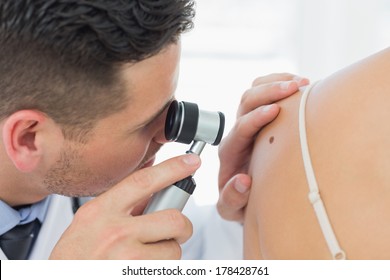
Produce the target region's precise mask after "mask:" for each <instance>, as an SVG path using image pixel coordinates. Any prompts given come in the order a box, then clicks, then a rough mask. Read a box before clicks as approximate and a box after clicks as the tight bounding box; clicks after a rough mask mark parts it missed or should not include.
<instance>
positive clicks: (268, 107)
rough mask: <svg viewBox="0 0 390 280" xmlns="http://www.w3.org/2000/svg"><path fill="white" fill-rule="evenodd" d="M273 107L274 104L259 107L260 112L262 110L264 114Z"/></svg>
mask: <svg viewBox="0 0 390 280" xmlns="http://www.w3.org/2000/svg"><path fill="white" fill-rule="evenodd" d="M273 105H274V104H270V105H266V106H263V107H261V110H262V111H263V112H264V113H266V112H268V111H269V110H271V109H272V107H273Z"/></svg>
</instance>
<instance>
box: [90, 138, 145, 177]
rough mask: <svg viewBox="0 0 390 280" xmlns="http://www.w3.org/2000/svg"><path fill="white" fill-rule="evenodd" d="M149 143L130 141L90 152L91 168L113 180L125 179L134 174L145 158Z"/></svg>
mask: <svg viewBox="0 0 390 280" xmlns="http://www.w3.org/2000/svg"><path fill="white" fill-rule="evenodd" d="M148 147H149V142H148V141H146V140H130V141H125V142H124V143H121V144H120V145H118V143H116V144H111V145H105V147H101V148H95V149H91V150H89V153H88V154H89V155H88V157H89V158H90V159H91V161H90V165H91V166H90V168H92V169H93V170H96V172H99V173H102V174H107V175H108V174H109V176H110V177H112V178H118V179H121V178H124V177H126V176H127V175H129V174H130V173H131V172H133V171H134V170H135V169H136V168H137V167H138V166H139V164H140V163H141V162H142V160H143V159H144V157H145V154H146V152H147V150H148Z"/></svg>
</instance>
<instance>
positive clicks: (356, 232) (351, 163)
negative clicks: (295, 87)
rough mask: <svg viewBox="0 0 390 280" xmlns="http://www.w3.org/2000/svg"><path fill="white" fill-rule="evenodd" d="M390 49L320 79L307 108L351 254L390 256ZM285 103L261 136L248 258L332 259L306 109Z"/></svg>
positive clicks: (318, 160) (253, 168) (322, 183)
mask: <svg viewBox="0 0 390 280" xmlns="http://www.w3.org/2000/svg"><path fill="white" fill-rule="evenodd" d="M389 71H390V49H386V50H384V51H382V52H380V53H378V54H375V55H373V56H371V57H369V58H367V59H365V60H362V61H361V62H359V63H356V64H354V65H352V66H350V67H348V68H346V69H343V70H342V71H339V72H337V73H335V74H334V75H332V76H330V77H328V78H326V79H324V80H322V81H321V82H320V83H318V84H317V85H316V86H315V87H314V88H313V89H312V92H311V94H310V95H309V98H308V102H307V106H306V125H307V137H308V145H309V150H310V153H311V159H312V163H313V168H314V172H315V175H316V177H317V182H318V185H319V189H320V194H321V197H322V199H323V202H324V204H325V207H326V209H327V212H328V216H329V219H330V222H331V224H332V226H333V228H334V232H335V234H336V237H337V239H338V241H339V243H340V246H341V248H342V249H343V250H344V251H345V252H346V256H347V258H348V259H389V258H390V242H389V241H388V236H390V224H389V223H388V221H389V219H390V203H389V201H390V188H389V185H390V172H389V171H388V170H389V169H390V154H389V152H388V145H389V144H388V143H390V127H389V126H388V125H387V120H388V119H389V117H390V111H389V110H388V108H387V104H389V102H390V94H389V93H390V83H389V81H388V73H389ZM300 97H301V92H299V93H298V94H295V95H292V96H291V97H289V98H288V99H285V100H283V101H281V102H280V103H278V104H279V105H280V107H281V108H282V109H281V111H280V113H279V115H278V117H277V118H276V120H275V121H274V122H272V123H271V124H270V125H268V126H267V127H266V128H264V129H263V130H262V131H261V132H260V133H259V135H258V137H257V140H256V143H255V148H254V153H253V156H252V161H251V163H250V172H249V174H251V175H252V176H253V184H252V191H251V196H250V198H249V203H248V206H247V209H246V219H245V257H246V258H248V259H263V258H264V259H330V258H331V257H332V256H331V254H330V251H329V249H328V247H327V245H326V243H325V239H324V237H323V235H322V232H321V230H320V227H319V224H318V221H317V218H316V216H315V214H314V210H313V208H312V206H311V204H310V202H309V199H308V192H309V189H308V184H307V181H306V176H305V172H304V169H303V161H302V155H301V148H300V141H299V134H298V107H299V101H300Z"/></svg>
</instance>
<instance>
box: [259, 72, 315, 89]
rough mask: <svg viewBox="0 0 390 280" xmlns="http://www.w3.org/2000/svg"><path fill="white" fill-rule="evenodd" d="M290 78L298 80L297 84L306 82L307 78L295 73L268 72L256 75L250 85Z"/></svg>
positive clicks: (288, 79) (289, 79)
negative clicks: (264, 74)
mask: <svg viewBox="0 0 390 280" xmlns="http://www.w3.org/2000/svg"><path fill="white" fill-rule="evenodd" d="M291 80H295V81H296V82H298V84H300V83H302V82H303V83H306V82H308V79H306V78H303V77H300V76H298V75H295V74H291V73H273V74H269V75H266V76H261V77H257V78H256V79H255V80H254V81H253V83H252V86H258V85H261V84H267V83H272V82H278V81H291Z"/></svg>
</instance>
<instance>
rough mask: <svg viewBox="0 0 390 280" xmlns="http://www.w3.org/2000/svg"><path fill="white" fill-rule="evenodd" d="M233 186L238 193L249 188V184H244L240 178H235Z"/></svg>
mask: <svg viewBox="0 0 390 280" xmlns="http://www.w3.org/2000/svg"><path fill="white" fill-rule="evenodd" d="M234 188H235V189H236V190H237V191H238V192H239V193H246V192H247V191H248V190H249V186H247V185H244V184H243V183H242V182H240V180H236V183H235V184H234Z"/></svg>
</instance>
